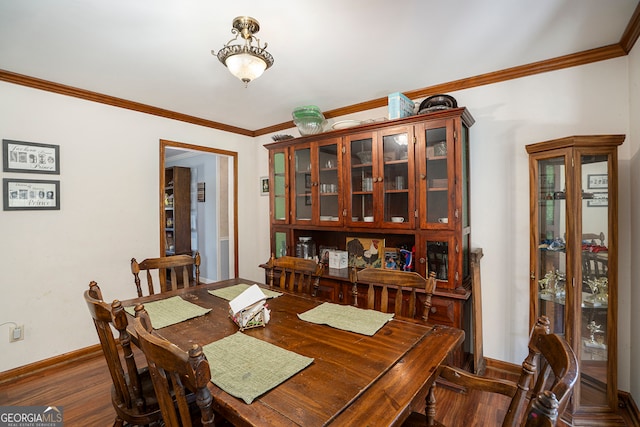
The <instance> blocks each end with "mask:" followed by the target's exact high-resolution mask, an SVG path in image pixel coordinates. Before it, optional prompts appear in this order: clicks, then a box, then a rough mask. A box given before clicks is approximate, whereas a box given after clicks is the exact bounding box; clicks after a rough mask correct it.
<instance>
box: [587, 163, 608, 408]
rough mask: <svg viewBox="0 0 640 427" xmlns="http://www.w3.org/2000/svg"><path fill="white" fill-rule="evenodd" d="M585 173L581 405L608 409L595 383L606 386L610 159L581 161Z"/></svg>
mask: <svg viewBox="0 0 640 427" xmlns="http://www.w3.org/2000/svg"><path fill="white" fill-rule="evenodd" d="M580 158H581V169H582V177H581V178H582V201H581V203H582V242H581V243H582V250H581V252H580V253H581V260H582V263H581V266H582V304H581V307H580V310H581V316H580V318H581V320H582V325H581V337H582V340H581V341H582V349H581V350H582V351H581V359H582V361H583V362H582V373H583V375H582V378H581V381H582V382H589V383H585V384H584V385H583V388H582V390H586V387H587V386H589V385H591V387H589V391H590V393H589V396H588V397H587V396H585V395H584V393H583V394H581V398H580V399H581V404H584V405H587V404H590V405H593V404H596V405H606V404H607V393H606V389H605V390H603V389H601V388H598V387H593V385H592V384H593V383H598V382H600V383H606V379H607V377H608V374H607V358H608V341H607V319H608V314H609V313H608V311H609V271H608V258H609V257H608V255H609V251H608V247H607V244H608V242H607V240H606V235H605V232H607V230H609V203H608V201H609V191H608V184H609V183H608V171H607V165H608V158H607V155H595V156H594V155H590V156H585V155H582V156H581V157H580Z"/></svg>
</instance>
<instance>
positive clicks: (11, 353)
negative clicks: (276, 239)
mask: <svg viewBox="0 0 640 427" xmlns="http://www.w3.org/2000/svg"><path fill="white" fill-rule="evenodd" d="M0 137H1V138H4V139H14V140H19V141H31V142H41V143H47V144H57V145H59V146H60V158H61V160H60V167H61V173H60V175H59V176H43V175H35V174H16V173H3V174H2V175H3V177H5V178H6V177H14V178H18V177H20V178H36V179H37V178H40V179H42V178H44V179H56V180H57V179H59V180H60V193H61V197H60V203H61V209H60V211H39V212H33V211H11V212H4V211H0V240H1V241H2V243H3V244H2V245H0V294H1V296H0V324H2V323H4V322H7V321H12V322H16V323H20V324H24V325H25V339H24V341H19V342H16V343H11V344H9V342H8V338H7V337H8V328H9V326H8V325H5V326H2V327H0V371H4V370H7V369H11V368H15V367H17V366H22V365H25V364H28V363H31V362H34V361H37V360H41V359H45V358H48V357H52V356H55V355H59V354H62V353H66V352H69V351H72V350H76V349H78V348H82V347H86V346H88V345H91V344H95V343H97V336H96V332H95V330H94V328H93V325H92V324H91V321H90V318H89V315H88V311H87V309H86V306H85V303H84V300H83V298H82V292H83V291H84V290H85V289H87V286H88V284H89V281H91V280H95V281H97V282H98V283H99V284H100V286H101V288H102V290H103V293H104V296H105V298H106V299H107V300H111V299H115V298H118V299H127V298H131V297H134V296H135V286H134V284H133V278H132V276H131V272H130V269H129V260H130V259H131V257H137V258H139V259H143V258H145V257H149V256H158V255H159V254H160V243H159V231H158V227H159V212H158V187H159V183H158V179H159V171H158V168H159V164H160V162H159V151H160V149H159V140H160V139H168V140H172V141H180V142H184V143H189V144H195V145H202V146H207V147H216V148H220V149H224V150H230V151H236V152H238V153H239V154H238V163H239V171H240V172H239V188H238V195H239V196H238V197H239V201H238V202H239V222H240V227H239V247H240V275H241V276H243V277H246V278H249V279H252V280H259V279H260V278H261V271H260V269H259V268H258V267H257V266H258V264H259V262H258V259H256V257H255V247H256V246H258V245H256V240H255V236H256V235H257V234H258V230H257V224H256V222H255V221H254V217H255V211H256V210H255V208H256V207H255V205H256V202H255V201H256V199H258V198H259V192H258V186H257V181H258V180H257V178H256V174H255V170H256V169H257V159H256V156H255V153H256V148H255V147H256V145H255V143H254V142H253V140H252V139H251V138H248V137H243V136H239V135H235V134H230V133H225V132H220V131H216V130H212V129H208V128H205V127H201V126H195V125H191V124H187V123H182V122H178V121H174V120H167V119H162V118H159V117H154V116H150V115H145V114H141V113H136V112H132V111H128V110H124V109H119V108H114V107H110V106H106V105H101V104H97V103H92V102H87V101H83V100H79V99H75V98H71V97H66V96H61V95H56V94H53V93H48V92H43V91H39V90H35V89H30V88H26V87H21V86H18V85H13V84H8V83H4V82H0ZM263 242H266V240H263ZM264 244H266V243H264ZM260 262H262V260H260ZM1 337H4V339H3V338H1Z"/></svg>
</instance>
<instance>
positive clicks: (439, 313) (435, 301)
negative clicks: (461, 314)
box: [429, 296, 459, 327]
mask: <svg viewBox="0 0 640 427" xmlns="http://www.w3.org/2000/svg"><path fill="white" fill-rule="evenodd" d="M455 306H456V301H454V300H451V299H447V298H439V297H437V296H433V297H432V298H431V312H430V313H429V323H437V324H440V325H446V326H454V327H457V323H458V322H456V307H455ZM458 320H459V319H458Z"/></svg>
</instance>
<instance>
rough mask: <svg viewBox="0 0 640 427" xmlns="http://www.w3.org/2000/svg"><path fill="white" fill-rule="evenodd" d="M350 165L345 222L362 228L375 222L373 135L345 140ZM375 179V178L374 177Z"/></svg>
mask: <svg viewBox="0 0 640 427" xmlns="http://www.w3.org/2000/svg"><path fill="white" fill-rule="evenodd" d="M347 144H348V146H349V148H348V149H349V152H350V154H351V156H350V159H351V163H350V165H349V167H350V169H349V171H348V172H349V179H350V190H351V197H350V199H351V200H350V201H351V203H350V205H349V206H348V207H347V222H348V223H352V224H354V225H358V226H363V225H366V224H367V223H373V222H374V220H375V211H374V210H375V209H374V208H375V206H374V203H373V189H374V172H375V171H374V167H373V166H374V164H373V154H374V153H373V150H374V135H371V134H363V135H354V136H351V137H348V138H347ZM376 178H377V177H376ZM371 225H373V224H371Z"/></svg>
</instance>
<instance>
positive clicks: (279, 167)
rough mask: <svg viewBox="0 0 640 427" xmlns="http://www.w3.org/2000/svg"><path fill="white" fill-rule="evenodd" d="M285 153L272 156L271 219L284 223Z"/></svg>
mask: <svg viewBox="0 0 640 427" xmlns="http://www.w3.org/2000/svg"><path fill="white" fill-rule="evenodd" d="M285 160H286V158H285V153H283V152H276V153H274V155H273V181H274V182H273V185H272V191H273V218H274V219H275V220H280V221H284V220H286V219H287V203H286V202H287V192H286V176H285V173H286V166H285Z"/></svg>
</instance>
